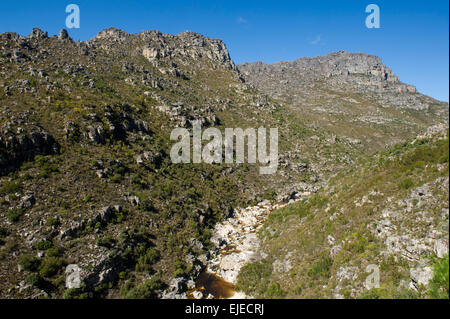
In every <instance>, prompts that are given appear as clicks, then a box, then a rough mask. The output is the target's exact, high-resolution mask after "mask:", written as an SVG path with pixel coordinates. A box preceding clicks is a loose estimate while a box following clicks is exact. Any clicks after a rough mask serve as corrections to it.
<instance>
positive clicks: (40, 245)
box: [34, 240, 53, 250]
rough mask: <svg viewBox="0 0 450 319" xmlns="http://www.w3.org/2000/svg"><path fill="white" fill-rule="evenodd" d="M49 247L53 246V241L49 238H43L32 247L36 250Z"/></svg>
mask: <svg viewBox="0 0 450 319" xmlns="http://www.w3.org/2000/svg"><path fill="white" fill-rule="evenodd" d="M51 247H53V243H52V242H51V241H49V240H43V241H40V242H37V243H36V244H34V249H37V250H47V249H49V248H51Z"/></svg>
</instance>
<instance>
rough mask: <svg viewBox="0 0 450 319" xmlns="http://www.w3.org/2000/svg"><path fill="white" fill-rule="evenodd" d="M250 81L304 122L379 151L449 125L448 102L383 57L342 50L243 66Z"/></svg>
mask: <svg viewBox="0 0 450 319" xmlns="http://www.w3.org/2000/svg"><path fill="white" fill-rule="evenodd" d="M239 70H240V71H241V73H242V74H243V76H244V77H245V79H246V80H247V82H248V83H250V84H252V85H253V86H255V87H256V88H258V89H259V90H261V91H263V92H265V93H267V94H269V96H271V97H272V98H274V99H276V100H278V101H279V102H281V103H283V104H285V105H287V106H288V107H289V108H290V110H291V112H292V113H295V114H298V117H301V118H302V120H303V122H305V123H307V124H309V125H315V126H317V127H320V128H324V129H326V130H328V131H330V132H333V133H334V134H336V135H338V136H344V137H347V138H350V139H352V140H354V141H355V142H356V143H362V144H363V145H364V147H365V148H366V149H370V150H380V149H383V148H384V147H385V145H389V144H395V143H398V142H400V141H402V140H403V139H404V138H406V137H408V136H412V135H414V134H418V132H420V131H421V130H423V128H424V127H427V126H430V125H434V124H437V123H440V122H448V104H447V103H443V102H439V101H436V100H435V99H432V98H430V97H428V96H425V95H423V94H420V93H419V92H417V90H416V88H415V87H414V86H412V85H408V84H405V83H402V82H401V81H400V79H399V78H398V77H397V76H396V75H395V74H394V73H393V72H392V70H391V69H390V68H388V67H387V66H385V65H384V64H383V63H382V61H381V59H380V58H379V57H376V56H373V55H367V54H364V53H349V52H345V51H340V52H336V53H330V54H328V55H327V56H323V57H315V58H301V59H298V60H295V61H292V62H278V63H275V64H272V65H268V64H265V63H261V62H258V63H244V64H242V65H240V66H239Z"/></svg>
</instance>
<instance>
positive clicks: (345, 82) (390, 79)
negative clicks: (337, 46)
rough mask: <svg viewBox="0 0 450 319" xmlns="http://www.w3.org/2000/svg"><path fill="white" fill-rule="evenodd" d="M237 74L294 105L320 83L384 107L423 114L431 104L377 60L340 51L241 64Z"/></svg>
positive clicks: (359, 54) (377, 58)
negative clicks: (378, 100) (370, 96)
mask: <svg viewBox="0 0 450 319" xmlns="http://www.w3.org/2000/svg"><path fill="white" fill-rule="evenodd" d="M239 70H240V71H241V72H242V74H243V75H244V77H245V79H246V80H247V81H248V82H249V83H251V84H253V85H255V86H256V87H257V88H259V89H262V90H264V91H266V92H270V93H271V94H272V95H273V96H274V97H277V98H281V99H284V100H286V99H288V96H287V95H289V94H290V95H293V97H292V96H291V97H290V98H292V99H293V101H294V103H300V102H304V101H305V97H307V96H308V95H309V94H312V93H313V92H314V91H315V90H314V82H315V81H323V82H324V83H326V84H325V85H324V86H323V87H328V88H329V89H331V90H335V89H339V90H343V89H346V90H352V91H358V92H367V93H369V92H372V93H376V94H383V95H384V98H383V101H384V102H385V103H386V106H388V105H392V106H394V107H398V108H412V109H417V110H426V109H428V107H429V106H428V105H429V104H431V103H433V101H432V100H429V99H428V100H427V99H422V97H420V96H416V95H414V93H416V88H415V87H413V86H412V85H407V84H404V83H402V82H400V80H399V78H398V77H397V76H396V75H395V74H394V73H393V72H392V70H391V69H390V68H388V67H386V66H385V65H384V64H383V63H382V61H381V59H380V58H379V57H377V56H373V55H368V54H365V53H349V52H346V51H339V52H335V53H330V54H328V55H326V56H320V57H314V58H301V59H298V60H295V61H292V62H278V63H275V64H271V65H268V64H265V63H262V62H256V63H243V64H242V65H240V66H239ZM311 89H312V90H311ZM308 91H311V92H308ZM317 91H318V92H317V94H320V91H319V90H317ZM398 93H403V94H402V95H398ZM297 95H298V96H297ZM380 97H381V96H380Z"/></svg>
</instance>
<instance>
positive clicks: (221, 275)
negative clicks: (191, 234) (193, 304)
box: [187, 198, 299, 299]
mask: <svg viewBox="0 0 450 319" xmlns="http://www.w3.org/2000/svg"><path fill="white" fill-rule="evenodd" d="M298 200H299V198H296V199H293V200H291V201H290V202H289V203H272V202H270V201H268V200H265V201H263V202H261V203H259V204H257V205H256V206H251V207H246V208H241V209H238V210H236V212H235V214H234V216H233V217H230V218H228V219H227V220H225V221H224V222H222V223H220V224H217V225H216V227H215V228H214V230H213V236H212V238H211V242H212V243H213V244H214V245H215V246H216V247H217V248H218V250H217V252H216V253H215V254H214V255H212V258H211V259H210V260H209V261H208V263H207V265H206V270H205V271H204V272H203V273H202V274H201V275H200V276H199V277H198V278H197V280H196V288H195V289H193V290H191V291H189V292H188V294H187V295H188V298H192V299H202V298H210V299H211V298H216V299H247V298H252V297H251V296H247V295H245V293H243V292H240V291H236V290H235V284H236V281H237V276H238V274H239V271H240V270H241V268H242V267H243V266H245V265H246V264H247V263H249V262H254V261H257V260H260V259H262V258H265V257H266V256H265V254H264V253H263V252H261V251H260V249H259V248H260V242H259V239H258V230H259V229H260V228H261V227H262V226H263V224H264V222H265V221H266V219H267V217H268V216H269V214H270V213H271V212H272V211H274V210H277V209H279V208H282V207H284V206H286V205H288V204H290V203H292V202H295V201H298Z"/></svg>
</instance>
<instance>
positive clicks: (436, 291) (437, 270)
mask: <svg viewBox="0 0 450 319" xmlns="http://www.w3.org/2000/svg"><path fill="white" fill-rule="evenodd" d="M448 277H449V268H448V254H446V255H445V256H444V258H440V259H437V260H436V262H435V264H434V266H433V278H432V279H431V282H430V290H429V295H430V297H431V298H435V299H449V279H448Z"/></svg>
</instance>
